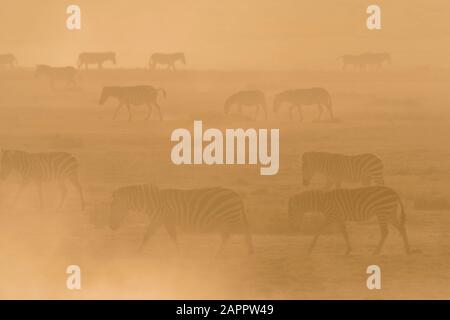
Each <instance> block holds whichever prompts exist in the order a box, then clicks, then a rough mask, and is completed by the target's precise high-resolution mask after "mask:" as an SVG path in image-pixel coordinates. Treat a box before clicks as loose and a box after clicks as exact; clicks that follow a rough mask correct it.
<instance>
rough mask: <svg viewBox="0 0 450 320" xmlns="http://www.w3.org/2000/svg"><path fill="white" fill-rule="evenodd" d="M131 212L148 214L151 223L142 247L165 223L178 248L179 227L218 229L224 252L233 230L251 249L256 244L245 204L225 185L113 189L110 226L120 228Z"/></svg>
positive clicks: (187, 228) (192, 229)
mask: <svg viewBox="0 0 450 320" xmlns="http://www.w3.org/2000/svg"><path fill="white" fill-rule="evenodd" d="M128 211H138V212H143V213H145V214H147V215H148V218H149V224H148V227H147V230H146V232H145V234H144V238H143V241H142V243H141V246H140V250H142V248H143V247H144V245H145V243H146V242H147V240H148V238H149V237H150V236H151V235H152V234H153V233H154V232H155V231H156V229H157V228H158V227H159V226H161V225H164V227H165V228H166V230H167V232H168V233H169V235H170V237H171V239H172V240H173V241H174V242H175V244H176V245H177V248H178V241H177V234H176V229H175V228H176V227H181V228H182V229H184V230H190V231H194V232H211V231H212V232H219V233H220V234H221V238H222V243H221V246H220V250H219V252H221V251H222V249H223V248H224V246H225V245H226V243H227V242H228V240H229V238H230V234H231V233H235V232H243V233H244V235H245V239H246V242H247V246H248V252H249V253H250V254H251V253H252V252H253V244H252V239H251V235H250V231H249V229H248V224H247V218H246V213H245V207H244V203H243V201H242V199H241V197H240V196H239V195H238V194H237V193H236V192H234V191H232V190H230V189H224V188H205V189H192V190H177V189H166V190H160V189H159V188H157V187H155V186H153V185H147V184H144V185H132V186H127V187H122V188H119V189H117V190H115V191H114V192H113V199H112V203H111V216H110V227H111V229H113V230H116V229H118V228H119V226H120V224H121V222H122V220H123V219H124V217H125V215H126V213H127V212H128Z"/></svg>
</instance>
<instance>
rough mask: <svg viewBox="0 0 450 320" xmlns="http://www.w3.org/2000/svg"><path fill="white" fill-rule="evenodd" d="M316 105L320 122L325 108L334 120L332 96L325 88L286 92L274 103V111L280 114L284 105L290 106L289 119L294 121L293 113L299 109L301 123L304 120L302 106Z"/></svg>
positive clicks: (276, 97) (278, 95) (280, 94)
mask: <svg viewBox="0 0 450 320" xmlns="http://www.w3.org/2000/svg"><path fill="white" fill-rule="evenodd" d="M312 104H316V105H317V107H318V109H319V116H318V120H320V118H321V117H322V113H323V107H324V106H325V107H326V108H327V110H328V113H329V114H330V118H331V119H333V118H334V117H333V109H332V104H331V96H330V94H329V93H328V91H327V90H325V89H324V88H310V89H294V90H286V91H283V92H281V93H279V94H277V95H276V96H275V98H274V102H273V111H274V112H275V113H278V111H279V110H280V108H281V107H282V106H283V105H288V106H289V118H290V119H291V120H292V119H293V112H294V110H295V109H297V111H298V114H299V117H300V121H302V120H303V113H302V106H308V105H312Z"/></svg>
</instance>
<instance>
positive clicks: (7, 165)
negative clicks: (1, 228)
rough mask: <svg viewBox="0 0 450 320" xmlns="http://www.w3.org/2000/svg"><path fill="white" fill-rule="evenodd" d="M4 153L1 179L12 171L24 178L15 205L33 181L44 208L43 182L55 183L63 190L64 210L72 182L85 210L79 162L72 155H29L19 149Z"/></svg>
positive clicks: (43, 153) (58, 153)
mask: <svg viewBox="0 0 450 320" xmlns="http://www.w3.org/2000/svg"><path fill="white" fill-rule="evenodd" d="M1 154H2V156H1V171H0V179H2V180H5V179H6V178H7V177H8V176H9V174H10V173H11V172H13V171H16V172H18V173H19V174H20V175H21V177H22V183H21V186H20V188H19V190H18V191H17V194H16V196H15V198H14V204H15V203H17V200H18V199H19V196H20V195H21V193H22V191H23V190H24V188H25V187H26V186H27V185H28V184H29V183H30V182H34V183H35V184H36V186H37V189H38V193H39V201H40V207H41V208H43V199H42V183H43V182H46V181H54V180H56V181H57V182H58V184H59V188H60V190H61V202H60V204H59V207H58V208H59V209H61V208H62V206H63V204H64V200H65V198H66V194H67V187H66V181H67V180H69V182H70V183H71V184H72V185H73V186H74V187H75V188H76V189H77V191H78V193H79V196H80V201H81V209H82V210H84V197H83V190H82V188H81V184H80V182H79V179H78V161H77V160H76V158H75V157H74V156H73V155H71V154H70V153H67V152H42V153H30V152H26V151H20V150H2V151H1Z"/></svg>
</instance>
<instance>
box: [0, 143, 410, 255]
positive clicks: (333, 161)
mask: <svg viewBox="0 0 450 320" xmlns="http://www.w3.org/2000/svg"><path fill="white" fill-rule="evenodd" d="M1 154H2V156H1V171H0V178H1V179H2V180H3V179H6V178H7V177H8V176H9V174H10V173H11V172H13V171H16V172H18V173H19V174H20V176H21V177H22V184H21V186H20V188H19V190H18V192H17V194H16V197H15V201H14V202H16V201H17V200H18V199H19V196H20V194H21V193H22V191H23V189H24V188H25V186H27V185H28V184H29V183H31V182H33V183H34V184H35V185H36V187H37V190H38V193H39V199H40V205H41V207H43V201H42V183H43V182H45V181H57V182H58V184H59V187H60V190H61V202H60V205H59V209H61V208H62V206H63V204H64V200H65V198H66V193H67V188H66V183H67V182H70V183H71V184H72V185H73V186H74V187H75V189H76V190H77V191H78V192H79V196H80V202H81V208H82V210H84V196H83V191H82V188H81V185H80V182H79V180H78V168H79V166H78V162H77V160H76V159H75V157H74V156H73V155H71V154H69V153H64V152H47V153H29V152H25V151H18V150H2V152H1ZM314 174H322V175H324V176H325V178H326V180H327V186H326V188H325V189H316V190H308V191H304V192H301V193H298V194H296V195H293V196H291V197H290V198H289V200H288V221H289V223H290V225H291V226H298V225H299V222H300V223H301V221H302V219H303V217H304V215H305V213H308V212H314V213H322V214H323V215H324V216H325V222H324V224H323V226H322V227H321V228H319V230H318V231H317V234H316V235H315V237H314V239H313V241H312V243H311V246H310V249H309V252H311V251H312V249H313V248H314V246H315V244H316V242H317V239H318V237H319V236H320V234H321V233H322V232H323V230H324V229H325V228H326V227H327V226H329V225H331V224H337V225H338V226H339V228H340V230H341V232H342V234H343V236H344V239H345V242H346V245H347V250H346V254H348V253H350V251H351V246H350V241H349V236H348V234H347V230H346V222H348V221H366V220H369V219H370V218H372V217H376V218H377V219H378V223H379V226H380V230H381V239H380V242H379V243H378V246H377V247H376V250H375V252H374V253H375V254H377V253H379V252H380V251H381V249H382V246H383V244H384V242H385V240H386V237H387V235H388V224H392V225H393V226H394V227H395V228H396V229H398V230H399V232H400V233H401V235H402V237H403V241H404V246H405V251H406V252H407V253H412V252H414V251H412V250H411V249H410V247H409V242H408V237H407V233H406V229H405V212H404V209H403V204H402V201H401V199H400V197H399V196H398V194H397V193H396V192H395V191H394V190H392V189H391V188H388V187H385V186H383V184H384V179H383V165H382V163H381V160H380V159H379V158H378V157H377V156H375V155H373V154H361V155H355V156H347V155H341V154H333V153H326V152H307V153H304V154H303V156H302V176H303V184H304V185H305V186H308V185H309V183H310V180H311V178H312V177H313V176H314ZM342 182H359V183H362V184H363V185H365V186H364V187H361V188H356V189H344V188H341V183H342ZM371 182H373V183H375V184H376V185H375V186H369V185H370V184H371ZM333 185H335V186H336V188H335V189H330V188H331V187H332V186H333ZM398 207H400V215H399V216H397V209H398ZM129 211H137V212H141V213H144V214H145V215H147V217H148V226H147V229H146V231H145V234H144V237H143V240H142V243H141V245H140V249H142V248H143V247H144V245H145V243H146V242H147V240H148V239H149V237H150V236H151V235H152V234H153V233H154V232H155V231H156V230H157V228H159V227H161V226H164V228H165V229H166V230H167V232H168V234H169V236H170V238H171V239H172V241H173V242H174V243H175V244H176V246H177V247H178V239H177V227H179V228H181V229H183V230H193V231H197V232H205V231H207V232H211V231H214V232H217V233H219V234H220V235H221V238H222V243H221V246H220V249H219V252H221V251H222V249H223V248H224V246H225V245H226V243H227V242H228V240H229V238H230V235H231V234H233V233H237V232H239V233H242V234H243V235H244V236H245V240H246V243H247V247H248V252H249V253H253V251H254V248H253V242H252V237H251V234H250V229H249V225H248V222H247V217H246V205H245V201H244V198H243V197H242V196H241V195H239V194H238V193H236V192H235V191H233V190H230V189H226V188H203V189H191V190H180V189H163V190H161V189H159V188H158V187H157V186H154V185H150V184H142V185H130V186H125V187H120V188H118V189H116V190H115V191H113V193H112V201H111V205H110V215H109V223H110V227H111V228H112V229H113V230H116V229H118V228H119V226H120V225H121V222H122V221H123V219H124V218H125V217H126V214H127V213H128V212H129Z"/></svg>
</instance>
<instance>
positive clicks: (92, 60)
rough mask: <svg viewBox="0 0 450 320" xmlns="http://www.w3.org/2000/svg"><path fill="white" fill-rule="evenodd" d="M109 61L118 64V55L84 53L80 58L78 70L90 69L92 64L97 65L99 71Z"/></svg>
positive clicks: (112, 53)
mask: <svg viewBox="0 0 450 320" xmlns="http://www.w3.org/2000/svg"><path fill="white" fill-rule="evenodd" d="M107 61H110V62H112V63H113V64H116V54H115V53H114V52H83V53H80V55H79V56H78V61H77V62H78V69H80V68H81V67H82V66H84V67H85V68H86V69H89V65H90V64H96V65H98V68H99V69H102V68H103V63H104V62H107Z"/></svg>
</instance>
